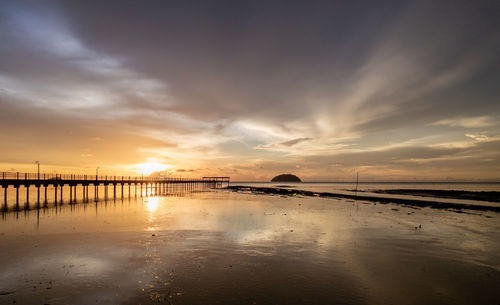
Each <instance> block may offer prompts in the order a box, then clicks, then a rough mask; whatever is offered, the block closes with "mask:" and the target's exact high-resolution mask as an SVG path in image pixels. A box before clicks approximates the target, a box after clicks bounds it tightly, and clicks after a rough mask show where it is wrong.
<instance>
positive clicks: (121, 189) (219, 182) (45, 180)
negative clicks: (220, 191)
mask: <svg viewBox="0 0 500 305" xmlns="http://www.w3.org/2000/svg"><path fill="white" fill-rule="evenodd" d="M228 184H229V177H203V178H198V179H193V178H170V177H169V178H166V177H136V176H98V175H72V174H33V173H11V172H3V173H2V174H1V176H0V186H1V188H2V189H3V210H4V211H6V210H8V189H9V187H13V189H14V190H15V209H16V210H18V209H19V201H20V200H19V188H20V187H24V188H25V192H26V202H25V208H26V209H29V208H30V187H34V188H36V199H35V200H34V202H36V207H40V204H41V203H43V204H44V205H47V204H48V203H49V197H50V195H49V194H48V188H49V187H52V188H53V190H51V191H52V192H53V196H52V200H51V201H52V203H54V204H55V205H57V204H58V203H59V204H62V203H63V195H64V193H63V189H64V186H67V187H68V188H69V194H66V196H68V195H69V197H68V201H69V203H76V202H77V189H78V187H79V186H80V187H81V191H80V198H81V200H82V201H83V202H89V201H91V200H93V201H98V200H99V198H100V192H99V186H101V188H102V187H104V190H103V192H104V194H103V199H104V200H108V199H111V198H110V197H111V196H112V198H113V199H114V200H116V198H124V197H125V196H127V197H132V196H134V197H137V196H140V197H142V196H150V195H162V194H167V193H169V192H171V191H172V190H174V189H175V190H176V191H179V190H185V191H191V190H196V189H199V188H202V189H203V188H218V187H224V186H227V185H228ZM89 188H91V191H90V195H92V193H93V196H92V199H90V197H89ZM110 188H111V190H110ZM41 191H42V193H41ZM110 192H112V194H110ZM117 192H118V193H119V194H118V195H117ZM117 196H118V197H117Z"/></svg>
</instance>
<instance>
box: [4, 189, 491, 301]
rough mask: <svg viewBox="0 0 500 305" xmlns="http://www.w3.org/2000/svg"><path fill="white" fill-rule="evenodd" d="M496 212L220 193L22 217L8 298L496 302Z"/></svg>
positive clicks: (9, 223)
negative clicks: (456, 210)
mask: <svg viewBox="0 0 500 305" xmlns="http://www.w3.org/2000/svg"><path fill="white" fill-rule="evenodd" d="M499 232H500V223H499V222H498V213H495V212H492V211H482V212H481V213H467V214H465V213H456V212H453V211H448V210H437V209H431V208H428V207H424V208H418V207H417V208H415V207H407V206H399V205H394V204H376V203H369V202H364V203H361V202H352V201H349V200H346V199H340V200H337V199H331V198H314V197H302V196H295V197H289V196H287V197H283V196H270V195H256V194H242V193H235V192H230V191H227V190H219V191H216V192H203V193H191V194H186V196H167V197H165V196H164V197H149V198H138V199H124V200H123V201H122V200H118V201H116V202H112V201H111V202H109V201H108V202H98V203H87V204H83V203H81V204H75V205H67V204H66V205H62V206H57V207H48V208H44V209H39V210H36V209H35V210H30V211H17V212H16V211H11V212H7V213H4V214H3V215H2V220H1V221H0V244H1V245H2V246H1V249H2V251H1V252H0V270H1V272H0V287H1V288H0V304H13V303H17V304H33V303H37V304H153V303H155V304H156V303H165V304H423V303H426V304H498V301H499V300H500V292H499V291H498V289H497V288H498V285H499V284H500V243H499V242H498V240H500V235H499V234H500V233H499Z"/></svg>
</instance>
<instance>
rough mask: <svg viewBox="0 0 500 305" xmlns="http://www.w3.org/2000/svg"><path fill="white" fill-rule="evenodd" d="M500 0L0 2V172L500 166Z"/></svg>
mask: <svg viewBox="0 0 500 305" xmlns="http://www.w3.org/2000/svg"><path fill="white" fill-rule="evenodd" d="M499 51H500V4H499V2H498V1H495V0H493V1H461V0H454V1H383V0H381V1H189V0H188V1H128V0H120V1H76V0H65V1H62V0H61V1H45V0H40V1H24V0H15V1H14V0H13V1H8V0H0V171H23V172H24V171H31V172H34V171H36V164H35V163H34V162H35V161H40V163H41V171H42V172H47V173H54V172H63V173H89V174H90V173H95V170H96V168H97V167H99V168H100V173H102V174H108V175H133V174H141V173H146V174H149V173H151V172H154V171H163V172H164V173H166V174H168V175H172V176H178V177H201V176H207V175H210V176H217V175H221V176H230V177H231V180H233V181H268V180H270V179H271V178H272V177H273V176H275V175H278V174H281V173H293V174H296V175H298V176H299V177H301V178H302V179H303V180H305V181H353V180H355V177H356V173H359V177H360V180H361V181H500V153H499V152H500V56H499V54H500V52H499Z"/></svg>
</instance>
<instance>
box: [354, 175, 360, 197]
mask: <svg viewBox="0 0 500 305" xmlns="http://www.w3.org/2000/svg"><path fill="white" fill-rule="evenodd" d="M358 181H359V173H356V189H355V190H354V197H356V196H357V195H358Z"/></svg>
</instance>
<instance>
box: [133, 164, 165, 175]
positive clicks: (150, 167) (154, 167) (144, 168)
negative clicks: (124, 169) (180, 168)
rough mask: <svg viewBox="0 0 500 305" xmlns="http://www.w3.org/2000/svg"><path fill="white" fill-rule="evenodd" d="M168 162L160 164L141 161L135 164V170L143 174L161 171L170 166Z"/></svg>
mask: <svg viewBox="0 0 500 305" xmlns="http://www.w3.org/2000/svg"><path fill="white" fill-rule="evenodd" d="M171 167H172V165H170V164H162V163H141V164H137V166H136V168H137V171H138V172H139V173H141V174H144V175H150V174H152V173H154V172H161V171H164V170H166V169H169V168H171Z"/></svg>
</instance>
